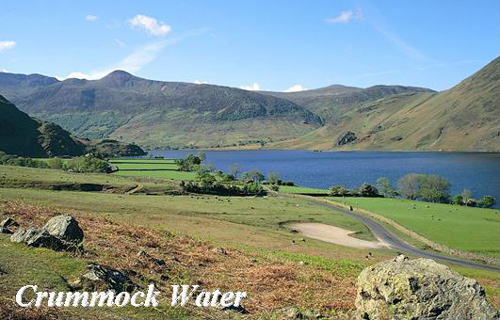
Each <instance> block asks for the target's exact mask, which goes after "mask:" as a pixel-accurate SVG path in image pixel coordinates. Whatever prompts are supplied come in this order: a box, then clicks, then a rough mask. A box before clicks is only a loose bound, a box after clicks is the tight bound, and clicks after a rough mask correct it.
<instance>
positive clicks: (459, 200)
mask: <svg viewBox="0 0 500 320" xmlns="http://www.w3.org/2000/svg"><path fill="white" fill-rule="evenodd" d="M451 202H452V203H453V204H458V205H460V206H468V207H481V208H491V207H493V206H494V205H495V204H496V203H497V201H496V200H495V198H493V197H492V196H483V198H482V199H481V200H478V199H474V198H472V191H470V190H469V189H464V190H463V191H462V193H461V194H460V195H456V196H454V197H453V198H452V199H451Z"/></svg>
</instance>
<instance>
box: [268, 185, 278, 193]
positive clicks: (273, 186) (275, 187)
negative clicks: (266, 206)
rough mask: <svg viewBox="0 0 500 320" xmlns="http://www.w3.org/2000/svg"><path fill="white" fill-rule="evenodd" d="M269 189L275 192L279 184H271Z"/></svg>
mask: <svg viewBox="0 0 500 320" xmlns="http://www.w3.org/2000/svg"><path fill="white" fill-rule="evenodd" d="M269 189H271V191H275V192H278V191H280V186H279V185H277V184H272V185H271V186H270V187H269Z"/></svg>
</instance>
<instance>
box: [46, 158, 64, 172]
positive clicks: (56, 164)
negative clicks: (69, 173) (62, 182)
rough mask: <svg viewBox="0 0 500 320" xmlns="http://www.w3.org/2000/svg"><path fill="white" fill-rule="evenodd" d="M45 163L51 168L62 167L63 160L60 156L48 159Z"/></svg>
mask: <svg viewBox="0 0 500 320" xmlns="http://www.w3.org/2000/svg"><path fill="white" fill-rule="evenodd" d="M47 164H48V165H49V167H50V168H51V169H62V168H63V165H64V163H63V161H62V160H61V159H60V158H52V159H49V161H48V162H47Z"/></svg>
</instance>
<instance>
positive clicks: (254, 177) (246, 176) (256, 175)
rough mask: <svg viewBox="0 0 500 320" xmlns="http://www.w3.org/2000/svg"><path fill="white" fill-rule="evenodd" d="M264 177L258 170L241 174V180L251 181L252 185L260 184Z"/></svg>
mask: <svg viewBox="0 0 500 320" xmlns="http://www.w3.org/2000/svg"><path fill="white" fill-rule="evenodd" d="M264 178H265V177H264V175H263V174H262V173H261V172H260V171H259V170H251V171H248V172H243V173H242V174H241V179H243V180H245V181H252V182H254V183H257V184H260V183H261V182H262V181H264Z"/></svg>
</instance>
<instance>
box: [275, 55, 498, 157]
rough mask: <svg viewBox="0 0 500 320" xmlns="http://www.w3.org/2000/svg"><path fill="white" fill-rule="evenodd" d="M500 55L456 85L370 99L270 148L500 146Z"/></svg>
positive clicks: (473, 148) (449, 148)
mask: <svg viewBox="0 0 500 320" xmlns="http://www.w3.org/2000/svg"><path fill="white" fill-rule="evenodd" d="M499 92H500V58H496V59H495V60H493V61H492V62H490V63H489V64H488V65H487V66H485V67H484V68H482V69H481V70H479V71H478V72H477V73H475V74H474V75H472V76H470V77H468V78H467V79H465V80H463V81H462V82H461V83H459V84H458V85H456V86H455V87H453V88H451V89H450V90H446V91H442V92H439V93H433V92H410V93H401V94H396V95H391V96H388V97H385V98H382V99H378V100H376V101H368V102H366V103H364V104H363V105H361V106H358V107H356V108H354V109H353V110H350V111H348V112H345V113H344V114H342V115H341V116H340V117H339V119H338V121H337V122H335V123H331V124H327V125H325V126H323V127H322V128H319V129H317V130H315V131H313V132H310V133H308V134H306V135H304V136H301V137H299V138H297V139H291V140H288V141H283V142H278V143H274V144H271V145H270V146H269V147H270V148H288V149H321V150H327V149H339V150H445V151H497V152H498V151H500V121H499V114H500V95H499Z"/></svg>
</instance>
